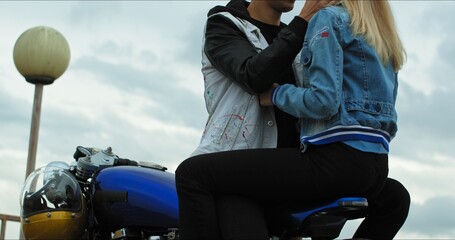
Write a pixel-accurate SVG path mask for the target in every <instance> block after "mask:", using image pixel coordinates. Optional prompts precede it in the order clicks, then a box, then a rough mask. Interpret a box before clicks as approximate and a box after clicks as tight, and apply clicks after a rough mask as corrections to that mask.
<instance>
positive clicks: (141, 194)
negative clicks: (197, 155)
mask: <svg viewBox="0 0 455 240" xmlns="http://www.w3.org/2000/svg"><path fill="white" fill-rule="evenodd" d="M73 157H74V159H75V161H74V162H72V163H71V164H67V163H66V162H59V161H55V162H50V163H49V164H47V165H46V166H45V167H42V168H39V169H36V170H35V171H34V172H32V173H31V174H30V175H29V176H28V177H27V180H26V181H25V184H24V186H23V189H22V191H21V198H20V200H21V214H20V218H21V228H22V230H23V234H24V236H25V237H26V238H27V239H89V240H92V239H93V240H107V239H112V240H114V239H115V240H119V239H141V240H142V239H148V240H152V239H159V240H177V239H179V229H178V226H179V218H178V200H177V193H176V188H175V178H174V174H172V173H170V172H167V168H166V167H164V166H162V165H159V164H156V163H152V162H136V161H133V160H129V159H126V158H120V157H119V156H117V155H116V154H114V153H113V152H112V149H111V148H110V147H108V148H107V149H104V150H103V149H99V148H88V147H82V146H78V147H77V148H76V151H75V153H74V155H73ZM367 207H368V201H367V200H366V199H365V198H360V197H346V198H340V199H334V200H332V201H328V202H327V203H321V204H319V205H318V206H311V207H302V206H299V207H296V208H292V209H293V210H292V211H287V212H280V213H278V214H277V218H276V219H283V216H284V217H285V218H286V221H285V222H286V226H284V228H283V227H280V229H281V230H280V232H279V233H274V234H273V235H272V236H270V237H271V239H280V240H281V239H282V240H285V239H296V238H311V239H334V238H336V237H338V236H339V234H340V232H341V230H342V228H343V226H344V224H345V223H346V221H347V220H351V219H357V218H363V217H365V212H366V209H367ZM287 209H289V208H287ZM281 223H283V222H281Z"/></svg>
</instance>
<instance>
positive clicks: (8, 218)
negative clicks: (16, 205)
mask: <svg viewBox="0 0 455 240" xmlns="http://www.w3.org/2000/svg"><path fill="white" fill-rule="evenodd" d="M0 220H1V223H2V227H1V229H0V239H5V233H6V222H7V221H13V222H20V221H21V219H20V217H19V216H13V215H7V214H2V213H0Z"/></svg>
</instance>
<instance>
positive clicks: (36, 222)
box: [20, 162, 86, 239]
mask: <svg viewBox="0 0 455 240" xmlns="http://www.w3.org/2000/svg"><path fill="white" fill-rule="evenodd" d="M20 196H21V198H20V204H21V224H22V230H23V232H24V236H25V237H26V238H27V239H77V238H80V237H81V236H82V234H83V233H84V230H85V227H86V216H85V214H86V210H85V202H84V198H83V195H82V191H81V189H80V186H79V184H78V182H77V180H76V179H75V178H74V176H73V175H72V174H71V173H70V172H69V171H68V165H67V164H66V163H63V162H53V163H51V164H48V166H46V167H43V168H39V169H37V170H35V171H34V172H32V173H31V174H30V175H29V176H28V177H27V180H26V181H25V184H24V187H23V188H22V191H21V195H20Z"/></svg>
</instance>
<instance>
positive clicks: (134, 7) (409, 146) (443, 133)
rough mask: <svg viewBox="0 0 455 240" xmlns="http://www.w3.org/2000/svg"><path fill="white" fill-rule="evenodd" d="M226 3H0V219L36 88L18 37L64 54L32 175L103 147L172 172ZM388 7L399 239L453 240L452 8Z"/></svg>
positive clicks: (12, 198)
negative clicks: (30, 32) (398, 49)
mask: <svg viewBox="0 0 455 240" xmlns="http://www.w3.org/2000/svg"><path fill="white" fill-rule="evenodd" d="M225 3H226V1H202V0H200V1H189V0H188V1H186V0H185V1H171V0H167V1H135V2H132V1H125V2H123V1H80V2H78V1H70V2H65V1H49V2H42V1H29V2H28V1H0V190H1V195H0V213H4V214H11V215H18V214H19V209H20V208H19V193H20V189H21V185H22V183H23V182H24V180H25V169H26V159H27V154H28V141H29V134H30V124H31V113H32V103H33V94H34V88H35V87H34V85H32V84H29V83H27V82H26V81H25V80H24V79H23V78H22V76H21V75H20V74H19V73H18V71H17V70H16V67H15V65H14V62H13V57H12V56H13V48H14V44H15V42H16V40H17V39H18V37H19V36H20V35H21V34H22V33H23V32H24V31H25V30H27V29H29V28H31V27H35V26H39V25H45V26H50V27H52V28H55V29H57V30H58V31H59V32H61V33H62V34H63V35H64V36H65V37H66V39H67V41H68V43H69V45H70V49H71V62H70V65H69V67H68V69H67V71H66V72H65V73H64V74H63V76H62V77H61V78H59V79H57V80H56V82H55V83H54V84H52V85H50V86H45V87H44V95H43V101H42V113H41V124H40V132H39V144H38V152H37V163H36V166H37V167H39V166H43V165H46V164H47V163H48V162H50V161H66V162H68V163H69V162H71V161H72V160H73V159H72V154H73V152H74V150H75V148H76V146H78V145H82V146H89V147H99V148H106V147H108V146H111V147H112V148H113V151H114V152H115V153H116V154H117V155H119V156H121V157H125V158H130V159H135V160H138V161H152V162H157V163H160V164H162V165H165V166H167V167H168V168H169V171H171V172H173V171H174V170H175V168H176V167H177V165H178V164H179V163H180V162H181V161H182V160H184V159H185V158H186V157H187V156H188V155H189V154H190V153H191V152H192V150H193V149H194V148H195V147H196V145H197V144H198V141H199V138H200V136H201V133H202V129H203V126H204V124H205V120H206V117H207V114H206V112H205V106H204V103H203V96H202V92H203V81H202V75H201V73H200V58H201V57H200V56H201V54H200V46H201V36H202V30H203V25H204V22H205V17H206V12H207V11H208V10H209V9H210V8H211V7H213V6H215V5H224V4H225ZM303 3H304V2H303V1H298V2H297V3H296V7H295V9H294V11H293V12H291V13H287V14H286V15H285V16H284V18H283V21H284V22H289V21H290V20H291V19H292V17H293V16H294V15H295V14H296V13H297V12H298V11H300V9H301V7H302V6H303ZM391 4H392V7H393V10H394V12H395V16H396V21H397V25H398V27H399V30H400V33H401V37H402V39H403V41H404V44H405V46H406V49H407V53H408V61H407V63H406V65H405V67H404V69H403V70H402V71H401V73H400V75H399V78H400V89H399V97H398V103H397V105H398V106H397V108H398V111H399V132H398V135H397V137H396V138H395V139H394V141H393V142H392V145H391V154H390V176H391V177H393V178H396V179H399V180H400V181H401V182H402V183H403V184H404V185H405V186H406V187H407V188H408V190H409V191H410V193H411V195H412V206H411V210H410V215H409V218H408V220H407V222H406V224H405V226H404V227H403V228H402V230H401V231H400V233H399V234H398V236H397V238H400V239H436V238H438V239H455V214H454V213H455V186H454V182H455V177H454V174H455V134H454V133H455V127H454V125H453V124H454V122H455V111H454V110H453V109H454V107H453V106H454V105H455V79H454V78H455V77H454V76H455V33H454V31H453V30H452V29H453V23H454V22H455V15H453V12H454V11H455V2H454V1H434V0H432V1H411V0H406V1H392V2H391ZM356 224H358V223H357V222H353V223H350V224H349V225H348V227H347V228H346V230H345V231H344V232H343V234H342V236H343V237H347V236H349V234H351V233H352V231H353V229H354V228H355V227H356ZM17 237H18V224H15V223H10V222H9V223H8V228H7V238H12V239H14V238H17Z"/></svg>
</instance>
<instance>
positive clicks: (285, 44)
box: [204, 0, 308, 94]
mask: <svg viewBox="0 0 455 240" xmlns="http://www.w3.org/2000/svg"><path fill="white" fill-rule="evenodd" d="M248 4H249V3H248V2H246V1H243V0H232V1H230V2H229V3H228V4H227V5H226V6H225V7H224V6H217V7H214V8H212V9H211V10H210V11H209V13H208V16H211V15H212V14H214V13H217V12H229V13H231V14H232V15H234V16H236V17H239V18H242V19H244V20H247V21H250V22H251V23H253V24H254V20H253V19H252V18H251V17H250V16H249V13H248V11H247V6H248ZM307 26H308V23H307V22H306V21H305V20H304V19H302V18H300V17H295V18H294V19H293V20H292V21H291V22H290V23H289V25H288V26H286V27H284V28H283V29H282V30H281V31H280V32H279V33H278V36H277V37H276V38H275V39H274V40H273V42H272V43H271V44H270V46H269V47H267V48H266V49H264V50H263V51H261V52H259V53H258V52H257V50H256V49H255V48H254V47H253V46H252V45H251V43H250V42H249V41H248V39H247V38H246V36H245V35H244V34H243V33H242V32H241V31H240V30H239V29H238V28H237V27H236V26H235V25H234V23H232V22H231V21H230V20H229V19H227V18H224V17H222V16H214V17H210V18H209V19H208V21H207V26H206V32H205V48H204V51H205V53H206V54H207V57H208V58H209V60H210V62H211V63H212V64H213V65H214V66H215V67H216V68H217V69H218V70H219V71H220V72H222V73H223V74H224V75H226V76H228V77H229V78H230V79H232V80H233V81H235V82H237V83H239V84H240V85H241V86H242V87H243V88H244V89H245V90H246V91H247V92H249V93H251V94H258V93H261V92H264V91H266V90H267V89H269V88H270V87H271V86H272V84H273V83H274V82H277V79H279V78H280V75H281V74H282V73H283V72H284V71H286V69H288V68H289V67H290V66H291V64H292V62H293V60H294V58H295V56H296V55H297V54H298V53H299V51H300V50H301V48H302V46H303V40H304V36H305V33H306V30H307Z"/></svg>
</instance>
